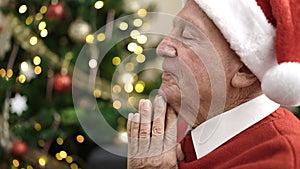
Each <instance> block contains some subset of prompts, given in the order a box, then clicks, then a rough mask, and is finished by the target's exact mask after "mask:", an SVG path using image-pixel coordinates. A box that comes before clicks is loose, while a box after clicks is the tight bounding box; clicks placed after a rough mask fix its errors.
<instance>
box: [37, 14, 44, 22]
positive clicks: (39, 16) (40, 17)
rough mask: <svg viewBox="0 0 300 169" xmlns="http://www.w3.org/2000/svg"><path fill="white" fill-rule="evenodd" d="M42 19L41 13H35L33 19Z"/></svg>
mask: <svg viewBox="0 0 300 169" xmlns="http://www.w3.org/2000/svg"><path fill="white" fill-rule="evenodd" d="M42 19H43V15H42V14H41V13H37V14H36V15H35V20H37V21H40V20H42Z"/></svg>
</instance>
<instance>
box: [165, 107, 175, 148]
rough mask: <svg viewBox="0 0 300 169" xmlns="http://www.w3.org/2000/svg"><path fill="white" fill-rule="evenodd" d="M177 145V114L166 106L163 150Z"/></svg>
mask: <svg viewBox="0 0 300 169" xmlns="http://www.w3.org/2000/svg"><path fill="white" fill-rule="evenodd" d="M176 145H177V114H176V113H175V111H174V109H173V108H171V107H170V106H168V109H167V114H166V131H165V135H164V152H165V151H169V150H170V149H172V148H174V147H175V146H176Z"/></svg>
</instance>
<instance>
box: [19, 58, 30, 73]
mask: <svg viewBox="0 0 300 169" xmlns="http://www.w3.org/2000/svg"><path fill="white" fill-rule="evenodd" d="M28 68H29V66H28V63H27V62H25V61H24V62H22V63H21V70H22V71H23V72H26V71H27V70H28Z"/></svg>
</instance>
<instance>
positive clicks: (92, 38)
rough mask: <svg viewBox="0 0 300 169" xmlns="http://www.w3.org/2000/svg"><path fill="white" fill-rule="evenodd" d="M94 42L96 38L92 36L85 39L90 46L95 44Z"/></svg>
mask: <svg viewBox="0 0 300 169" xmlns="http://www.w3.org/2000/svg"><path fill="white" fill-rule="evenodd" d="M94 40H95V38H94V36H93V35H91V34H89V35H87V36H86V38H85V41H86V43H89V44H92V43H94Z"/></svg>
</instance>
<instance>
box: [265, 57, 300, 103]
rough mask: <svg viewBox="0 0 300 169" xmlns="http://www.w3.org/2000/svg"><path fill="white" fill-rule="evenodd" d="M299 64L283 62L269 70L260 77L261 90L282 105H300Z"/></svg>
mask: <svg viewBox="0 0 300 169" xmlns="http://www.w3.org/2000/svg"><path fill="white" fill-rule="evenodd" d="M299 72H300V64H299V63H296V62H284V63H281V64H280V65H278V66H276V67H275V68H273V69H271V70H269V71H268V72H267V73H266V75H265V76H264V78H263V79H262V90H263V92H264V93H265V94H266V96H268V97H269V98H270V99H272V100H273V101H275V102H277V103H280V104H282V105H288V106H298V105H300V95H299V93H300V78H299Z"/></svg>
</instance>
